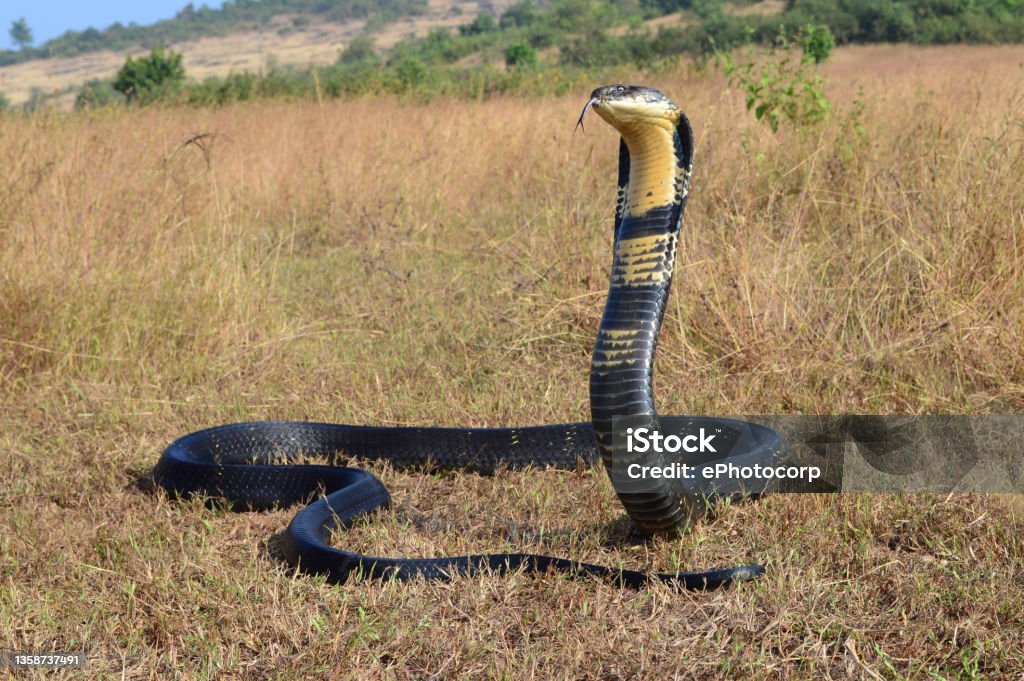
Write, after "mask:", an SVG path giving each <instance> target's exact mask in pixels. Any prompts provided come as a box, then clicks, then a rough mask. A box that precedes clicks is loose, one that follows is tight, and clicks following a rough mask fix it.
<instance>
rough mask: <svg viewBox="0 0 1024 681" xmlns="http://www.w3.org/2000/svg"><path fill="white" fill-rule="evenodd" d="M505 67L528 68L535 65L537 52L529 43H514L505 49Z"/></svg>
mask: <svg viewBox="0 0 1024 681" xmlns="http://www.w3.org/2000/svg"><path fill="white" fill-rule="evenodd" d="M505 65H506V66H508V67H509V68H516V69H522V68H529V67H531V66H536V65H537V51H536V50H535V49H533V48H532V47H530V44H529V43H515V44H513V45H509V46H508V47H507V48H505Z"/></svg>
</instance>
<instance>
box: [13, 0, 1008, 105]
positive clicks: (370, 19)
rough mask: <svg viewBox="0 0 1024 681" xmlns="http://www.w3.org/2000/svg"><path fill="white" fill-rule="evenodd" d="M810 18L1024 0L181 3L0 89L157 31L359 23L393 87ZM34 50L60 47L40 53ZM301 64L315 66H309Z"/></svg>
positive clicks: (336, 28)
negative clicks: (167, 14) (216, 6)
mask: <svg viewBox="0 0 1024 681" xmlns="http://www.w3.org/2000/svg"><path fill="white" fill-rule="evenodd" d="M510 1H511V0H510ZM809 27H817V28H815V29H814V30H816V31H821V30H824V29H822V28H821V27H826V28H827V29H828V30H827V31H825V32H826V33H828V34H829V35H828V36H827V38H828V41H829V42H830V43H831V41H832V40H833V39H834V41H835V42H836V43H837V44H840V45H842V44H844V43H846V44H849V43H875V42H889V43H892V42H897V43H898V42H906V43H915V44H947V43H989V44H999V43H1018V42H1024V1H1022V0H974V1H973V2H970V3H950V2H948V1H947V0H894V1H893V2H887V3H881V4H880V3H877V2H875V1H874V0H785V1H783V0H760V1H751V0H735V1H734V2H721V1H720V0H516V1H515V2H514V3H513V4H505V3H504V2H503V0H498V1H495V0H260V1H257V0H236V1H235V2H229V3H226V4H225V6H224V8H223V9H221V10H212V9H208V8H200V9H198V10H197V9H195V8H194V7H193V6H191V5H189V6H187V7H186V8H185V9H184V10H182V11H181V12H179V13H178V15H177V16H176V17H174V18H173V19H169V20H166V21H162V22H157V23H156V24H153V25H151V26H129V27H124V26H120V25H115V26H111V27H109V28H107V29H106V30H104V31H97V30H94V29H89V30H88V31H84V32H80V33H74V32H69V33H67V34H65V35H63V36H61V37H60V38H57V39H55V40H53V41H50V42H49V43H47V44H46V45H44V46H43V47H41V48H36V49H26V50H22V51H20V52H2V53H0V64H2V63H3V62H4V61H7V62H12V63H10V64H9V65H8V66H7V67H4V68H2V69H0V92H6V94H7V96H8V97H9V98H10V99H11V100H12V101H13V102H15V103H19V102H25V101H28V100H31V99H33V98H38V96H39V93H52V92H58V93H61V92H63V93H66V94H67V97H65V99H64V102H65V103H70V101H71V100H72V94H73V91H74V89H75V87H76V86H77V85H80V84H82V83H84V82H86V81H89V80H92V79H97V78H99V79H105V78H109V77H110V76H112V75H113V74H114V72H115V71H116V69H117V68H118V67H119V65H120V64H121V63H123V59H124V56H125V55H126V54H127V55H131V54H139V53H141V52H144V51H146V50H147V49H148V48H150V47H153V46H156V45H160V44H163V45H169V46H170V47H171V48H172V49H174V50H175V51H177V52H181V53H183V54H184V55H185V66H186V69H187V72H188V75H189V76H191V77H192V78H193V79H197V80H203V79H205V78H208V77H211V76H226V75H228V74H229V73H232V72H234V73H236V74H237V73H239V72H242V71H247V72H253V71H256V70H259V69H260V68H261V67H262V66H265V65H266V64H267V63H268V60H270V61H271V62H272V63H275V64H293V65H296V64H297V65H301V66H304V67H308V66H310V65H324V64H328V63H331V62H332V61H334V60H335V58H336V57H337V56H338V55H339V54H340V51H341V50H342V49H343V48H345V47H347V46H348V45H349V44H350V43H351V41H352V39H353V38H355V37H357V36H361V35H367V36H368V37H369V38H368V39H369V41H372V42H369V43H368V44H367V43H364V44H363V46H362V48H361V49H362V50H363V54H364V56H369V57H372V58H371V59H369V60H362V61H360V62H359V64H357V66H358V68H349V69H348V71H347V72H346V73H345V74H343V76H344V79H345V80H346V82H347V84H348V86H351V87H348V86H346V88H344V89H345V90H346V91H350V92H365V91H367V90H376V91H380V90H381V89H388V88H386V87H385V88H379V87H377V88H375V87H373V86H372V85H371V86H369V87H367V86H366V84H367V83H369V82H371V81H374V80H377V81H379V80H380V79H381V74H382V73H383V71H382V69H381V67H384V69H385V70H386V74H385V76H384V79H385V80H387V79H390V81H391V82H400V83H404V84H407V83H408V82H412V81H416V82H421V81H423V80H424V75H425V74H428V75H429V76H430V77H429V78H426V80H431V79H434V80H444V79H445V78H448V77H449V76H453V75H454V76H455V77H456V78H463V77H464V76H465V73H464V70H465V69H466V68H473V67H477V66H483V67H495V66H496V67H497V68H498V69H499V70H501V69H505V67H506V66H514V67H524V66H528V67H534V66H545V65H548V66H555V67H559V68H562V67H574V68H581V69H600V68H604V67H608V66H621V65H626V66H650V65H655V64H659V63H664V62H666V61H672V60H675V59H677V58H678V56H679V55H681V54H691V55H707V54H709V53H711V52H714V51H716V50H728V49H730V48H732V47H735V46H737V45H741V44H743V43H747V42H752V43H760V44H772V43H774V42H776V41H777V40H778V39H779V38H780V36H794V35H799V34H800V33H801V32H802V31H805V30H808V29H809ZM382 53H383V54H382ZM41 55H57V56H55V57H51V58H49V59H47V60H44V61H41V60H39V59H36V58H34V57H39V56H41ZM60 55H64V56H60ZM14 62H16V63H14ZM349 66H352V65H351V64H349ZM493 73H494V71H493V69H492V71H491V73H490V75H491V76H493ZM305 77H306V78H307V80H308V81H316V78H317V77H318V76H317V75H316V74H315V73H312V72H309V69H307V73H306V76H305ZM484 77H489V76H486V75H485V76H484ZM556 79H557V74H556ZM357 81H358V82H357ZM353 84H354V85H353ZM404 86H405V85H402V87H404ZM442 90H443V88H442ZM289 91H290V92H294V89H291V90H289ZM199 101H200V102H204V101H209V100H206V99H202V98H200V100H199ZM215 101H221V100H220V99H217V100H215Z"/></svg>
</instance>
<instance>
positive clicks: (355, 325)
mask: <svg viewBox="0 0 1024 681" xmlns="http://www.w3.org/2000/svg"><path fill="white" fill-rule="evenodd" d="M1022 62H1024V49H1022V48H966V47H960V48H944V49H936V48H931V49H913V48H909V47H878V48H858V49H847V50H840V51H839V52H838V53H837V54H836V55H835V58H834V59H833V61H832V62H831V63H830V64H829V65H828V67H827V69H828V71H829V72H830V74H831V75H830V80H829V94H830V96H831V98H832V100H833V102H834V103H835V107H836V110H835V115H834V116H833V118H832V120H831V121H830V122H829V123H828V124H827V125H825V126H824V127H822V128H818V129H813V130H811V129H806V130H792V129H783V130H782V131H781V132H780V133H779V134H778V135H772V134H771V133H770V132H769V131H767V128H766V127H764V126H758V125H757V124H756V123H755V122H754V121H753V118H752V116H750V115H749V114H748V113H747V112H746V111H745V110H744V107H743V99H742V95H741V94H740V93H738V92H735V91H731V90H729V89H728V88H727V87H726V84H725V82H724V81H723V80H722V78H721V76H719V75H716V74H715V73H714V72H709V73H699V72H680V73H678V74H676V75H673V76H670V77H667V78H665V79H664V80H663V81H661V82H658V83H650V84H652V85H658V86H661V87H662V88H663V89H665V90H666V91H667V92H668V93H670V94H671V95H672V96H673V97H674V98H675V100H676V101H677V102H679V103H680V104H682V105H683V106H684V108H685V109H686V110H687V112H688V113H689V115H690V117H691V118H692V120H693V123H694V126H695V129H696V133H697V138H698V148H697V160H696V166H695V176H694V183H693V191H692V194H691V199H690V203H689V206H688V209H687V216H686V221H685V225H684V237H683V242H682V244H683V246H682V249H683V250H682V255H681V261H680V262H679V264H678V265H677V268H676V272H677V274H676V279H675V284H674V293H673V297H672V299H671V300H670V304H669V311H668V317H667V319H666V323H665V327H664V331H663V333H662V336H661V342H660V345H659V362H658V366H657V389H658V395H659V404H660V406H661V409H662V411H663V412H665V413H697V412H700V413H726V414H736V413H823V412H841V411H849V412H858V413H894V412H907V413H925V412H934V413H1006V412H1020V411H1022V409H1024V344H1022V342H1021V341H1022V338H1024V316H1022V313H1024V239H1022V237H1021V235H1022V234H1024V192H1022V190H1021V186H1022V178H1024V86H1022V83H1024V77H1022V76H1024V67H1022ZM595 85H597V83H595ZM586 95H587V92H584V91H580V92H577V93H574V94H573V95H572V96H568V97H565V98H559V99H507V100H503V99H497V100H492V101H487V102H483V103H472V102H446V101H435V102H432V103H430V104H426V105H416V104H409V103H403V102H400V101H396V100H390V99H367V100H359V101H350V102H330V103H325V104H323V105H322V106H321V105H317V104H316V103H280V102H266V103H258V104H250V105H246V106H238V107H227V108H223V109H217V110H212V109H211V110H197V109H185V108H181V109H160V108H151V109H144V110H127V111H124V110H114V111H98V112H94V113H88V114H81V115H74V116H64V115H57V114H39V115H36V116H32V117H21V116H8V117H0V485H2V486H0V648H13V649H20V650H30V651H47V650H55V649H56V650H85V651H86V652H87V653H88V656H89V660H90V661H89V665H90V667H89V669H88V674H87V675H88V677H90V678H131V679H135V678H169V677H170V676H171V675H172V673H175V674H178V675H180V676H181V677H182V678H265V677H271V678H294V679H299V678H303V679H305V678H410V677H412V678H419V677H423V676H429V675H434V676H436V677H437V678H464V677H496V678H508V679H518V678H602V679H609V678H650V679H661V678H700V679H707V678H783V677H794V678H835V679H839V678H872V679H883V678H884V679H891V678H993V679H1009V678H1019V675H1020V674H1021V670H1024V641H1022V636H1021V632H1022V631H1024V577H1022V574H1021V564H1022V561H1024V539H1022V537H1024V504H1021V503H1020V502H1019V497H996V496H964V495H951V496H948V497H947V496H935V497H931V496H929V497H920V496H915V497H901V496H881V495H878V496H868V495H843V496H813V495H805V496H800V497H783V496H774V497H768V498H766V499H763V500H761V501H759V502H756V503H750V504H740V505H735V506H732V507H729V508H726V509H724V510H723V511H722V512H721V513H719V514H718V515H717V517H715V518H713V519H710V520H708V521H706V522H702V523H700V524H699V525H698V526H697V527H696V528H695V529H694V531H693V532H692V533H690V534H688V535H686V536H682V537H679V538H678V539H673V540H657V541H654V542H652V543H648V544H629V543H624V542H617V541H611V542H609V541H608V538H609V536H610V534H611V535H613V534H614V533H610V532H609V528H614V527H616V524H617V523H620V522H621V518H622V516H623V513H622V511H621V508H620V507H619V505H618V503H617V501H616V499H615V496H614V494H613V492H612V490H611V487H610V485H609V484H608V482H607V480H606V477H605V474H604V473H603V472H601V471H581V472H578V473H562V472H550V471H534V472H527V473H503V474H499V475H497V476H495V477H494V478H481V477H478V476H474V475H465V474H445V475H435V476H430V475H421V474H416V473H406V472H397V471H393V470H389V469H388V468H387V467H384V466H381V465H377V464H373V465H371V468H372V469H373V470H375V471H376V472H379V473H380V475H381V476H382V478H383V479H384V481H385V482H386V483H387V484H388V485H389V487H390V488H391V489H392V492H393V496H394V499H395V508H394V509H393V510H392V511H388V512H386V513H381V514H378V515H375V516H374V517H372V518H371V519H368V520H367V521H366V522H365V523H363V524H361V525H360V526H359V527H357V528H356V529H355V530H354V531H352V532H351V533H349V534H348V535H346V536H343V537H339V538H338V541H339V543H341V544H344V545H345V546H351V547H354V548H357V549H359V550H362V551H364V552H367V553H378V554H387V555H442V554H453V553H456V552H467V551H473V552H479V551H492V550H503V549H514V550H528V551H534V552H543V553H549V554H555V555H568V556H573V557H576V558H580V559H584V560H589V561H592V562H598V563H603V564H612V565H619V564H622V565H625V566H631V567H639V568H651V569H674V568H677V567H686V568H704V567H712V566H721V565H731V564H736V563H738V562H763V563H764V564H765V565H766V566H767V575H766V576H765V577H764V578H763V579H762V580H760V581H758V582H756V583H752V584H744V585H740V586H738V587H736V588H732V589H727V590H723V591H720V592H716V593H710V594H693V593H685V594H679V593H674V592H671V591H669V590H667V589H664V588H652V589H649V590H646V591H642V592H629V591H621V590H619V589H616V588H614V587H612V586H610V585H608V584H605V583H603V582H601V581H599V580H592V579H582V580H571V579H566V578H562V577H531V576H523V575H518V576H517V575H513V576H511V577H498V576H484V577H478V578H472V579H462V580H457V581H455V582H454V583H451V584H435V583H425V582H412V583H385V584H381V583H366V582H362V583H361V582H354V583H349V584H346V585H344V586H341V587H335V586H330V585H327V584H324V583H322V582H320V581H317V580H314V579H310V578H308V577H306V576H302V575H294V574H292V573H291V572H290V571H289V570H288V569H287V568H286V567H284V566H283V564H282V563H280V562H279V561H278V560H276V559H275V558H274V557H273V545H274V544H273V539H272V538H273V536H274V535H275V533H277V532H279V531H280V530H282V529H283V528H284V527H285V526H286V524H287V523H288V521H289V520H290V518H291V516H292V515H293V512H294V509H285V510H282V511H279V512H271V513H253V514H236V513H231V512H225V511H222V510H212V509H210V508H207V507H206V506H204V505H203V504H202V503H200V502H179V501H175V500H172V499H168V498H166V497H165V496H163V495H161V494H155V493H151V492H147V491H144V490H142V489H140V486H139V484H138V481H139V479H140V478H144V477H145V475H146V474H147V473H148V472H149V470H150V469H151V468H152V466H153V464H154V463H155V462H156V460H157V458H158V456H159V454H160V452H161V450H162V448H163V447H165V446H166V444H167V443H168V442H170V441H171V440H172V439H174V438H175V437H177V436H179V435H181V434H184V433H186V432H189V431H192V430H196V429H198V428H200V427H205V426H209V425H215V424H219V423H224V422H231V421H237V420H250V419H303V420H317V421H333V422H342V423H366V424H421V425H426V424H437V425H451V426H456V425H466V426H498V425H529V424H535V423H545V422H558V421H574V420H581V419H585V418H586V417H587V414H588V413H589V412H588V406H587V373H588V368H589V358H590V351H591V349H592V343H593V336H594V333H595V329H596V327H597V323H598V320H599V317H600V313H601V309H602V305H603V296H604V292H605V288H606V284H607V281H608V278H609V272H608V268H609V264H610V260H611V256H610V248H609V246H610V237H611V212H612V207H613V203H614V164H615V160H616V150H617V141H616V139H615V136H614V135H613V133H612V131H611V130H610V129H609V128H607V126H604V125H603V124H601V123H600V121H598V119H597V118H596V117H593V119H592V120H591V121H590V124H589V125H588V127H587V133H586V134H585V135H582V134H579V133H577V134H576V135H575V136H574V135H573V124H574V123H575V118H576V116H577V115H578V114H579V111H580V109H581V108H582V105H583V104H584V102H585V101H586V99H585V98H586ZM858 102H859V104H858ZM858 128H862V129H863V134H861V133H859V132H858ZM62 674H63V673H61V674H54V673H52V672H36V673H25V674H23V675H19V677H18V678H51V677H54V676H57V677H61V676H62Z"/></svg>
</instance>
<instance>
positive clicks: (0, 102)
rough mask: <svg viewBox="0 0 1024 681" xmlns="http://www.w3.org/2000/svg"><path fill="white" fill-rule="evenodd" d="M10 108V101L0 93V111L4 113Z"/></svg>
mask: <svg viewBox="0 0 1024 681" xmlns="http://www.w3.org/2000/svg"><path fill="white" fill-rule="evenodd" d="M10 106H11V100H9V99H7V95H5V94H4V93H2V92H0V111H4V110H5V109H7V108H8V107H10Z"/></svg>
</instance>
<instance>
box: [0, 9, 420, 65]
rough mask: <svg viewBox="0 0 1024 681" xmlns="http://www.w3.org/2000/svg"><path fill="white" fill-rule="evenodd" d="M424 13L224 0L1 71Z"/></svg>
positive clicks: (58, 43)
mask: <svg viewBox="0 0 1024 681" xmlns="http://www.w3.org/2000/svg"><path fill="white" fill-rule="evenodd" d="M426 8H427V0H226V2H225V3H224V5H223V6H222V7H221V8H220V9H211V8H210V7H207V6H206V5H202V6H200V7H198V8H196V7H195V6H194V5H193V4H192V3H189V4H188V5H186V6H185V7H184V9H182V10H181V11H180V12H178V13H177V15H175V16H174V17H173V18H171V19H165V20H163V21H158V22H156V23H154V24H148V25H146V26H139V25H138V24H134V23H132V24H129V25H127V26H125V25H124V24H121V23H115V24H113V25H112V26H109V27H108V28H106V29H104V30H97V29H95V28H88V29H86V30H84V31H67V32H65V33H63V34H62V35H60V36H58V37H56V38H53V39H52V40H49V41H47V42H46V43H44V44H43V45H41V46H39V47H34V48H32V47H26V48H24V49H21V50H2V51H0V66H7V65H10V64H14V63H18V62H22V61H28V60H30V59H45V58H47V57H74V56H77V55H79V54H85V53H87V52H97V51H99V50H112V51H115V52H117V51H123V50H129V49H133V48H138V47H142V48H145V49H152V48H154V47H157V46H160V45H170V44H173V43H180V42H184V41H186V40H195V39H196V38H202V37H206V36H221V35H230V34H232V33H239V32H242V31H249V30H260V29H264V30H265V29H267V28H268V27H270V26H272V25H275V24H274V19H275V18H277V17H281V16H282V15H286V16H288V17H290V18H289V19H288V21H287V23H281V20H280V19H279V20H278V25H276V30H278V31H283V32H287V31H289V30H296V29H300V28H303V27H305V26H307V25H309V24H310V23H312V22H314V21H345V20H347V19H370V20H371V25H370V28H373V25H382V24H384V23H386V22H388V21H391V20H393V19H396V18H398V17H400V16H408V15H416V14H421V13H422V12H423V11H425V10H426Z"/></svg>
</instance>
